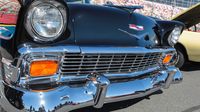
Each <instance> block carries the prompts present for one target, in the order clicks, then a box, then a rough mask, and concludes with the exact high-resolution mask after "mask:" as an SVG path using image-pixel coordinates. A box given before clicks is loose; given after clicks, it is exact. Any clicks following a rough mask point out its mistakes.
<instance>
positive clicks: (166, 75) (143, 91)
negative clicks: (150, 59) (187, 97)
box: [0, 67, 182, 112]
mask: <svg viewBox="0 0 200 112" xmlns="http://www.w3.org/2000/svg"><path fill="white" fill-rule="evenodd" d="M181 80H182V74H181V72H180V71H179V69H177V68H175V67H168V68H167V70H163V71H160V72H158V73H156V74H154V75H152V76H147V77H145V78H140V79H135V80H130V81H126V82H111V81H110V80H109V79H108V78H106V76H104V75H97V76H89V77H88V81H87V83H86V84H85V85H84V86H78V87H70V86H67V85H66V86H62V87H59V88H56V89H54V90H51V91H48V92H31V91H26V90H18V91H20V92H22V93H23V94H22V96H21V99H20V100H21V101H22V102H23V105H24V109H22V110H19V109H16V108H15V107H14V106H11V104H10V103H9V101H8V100H7V98H5V96H4V94H3V93H4V92H3V91H1V96H2V97H1V98H0V104H1V106H2V107H4V108H5V109H6V110H11V111H15V112H17V111H32V110H33V108H34V110H35V111H39V110H41V109H43V110H45V111H58V112H64V111H65V112H66V111H70V110H75V109H79V108H82V107H87V106H93V107H95V108H101V107H102V106H103V104H104V103H111V102H116V101H123V100H128V99H134V98H139V97H143V96H146V95H149V94H151V93H153V92H155V91H157V90H159V89H161V88H168V87H169V86H170V84H171V83H178V82H180V81H181Z"/></svg>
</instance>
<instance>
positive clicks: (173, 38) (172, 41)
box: [168, 27, 182, 46]
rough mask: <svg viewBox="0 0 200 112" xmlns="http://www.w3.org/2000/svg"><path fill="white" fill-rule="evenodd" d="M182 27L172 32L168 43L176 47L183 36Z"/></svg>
mask: <svg viewBox="0 0 200 112" xmlns="http://www.w3.org/2000/svg"><path fill="white" fill-rule="evenodd" d="M181 31H182V27H175V28H174V30H173V31H172V32H171V34H170V35H169V38H168V43H169V45H171V46H174V45H175V44H176V43H177V42H178V39H179V37H180V35H181Z"/></svg>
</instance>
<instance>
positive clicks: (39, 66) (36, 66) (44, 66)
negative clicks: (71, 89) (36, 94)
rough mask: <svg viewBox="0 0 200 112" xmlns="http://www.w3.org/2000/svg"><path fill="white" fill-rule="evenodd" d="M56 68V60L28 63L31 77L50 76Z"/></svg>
mask: <svg viewBox="0 0 200 112" xmlns="http://www.w3.org/2000/svg"><path fill="white" fill-rule="evenodd" d="M57 70H58V62H57V61H49V60H43V61H33V62H32V63H31V65H30V76H31V77H44V76H52V75H54V74H55V73H56V72H57Z"/></svg>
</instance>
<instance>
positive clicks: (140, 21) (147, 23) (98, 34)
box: [68, 4, 157, 47]
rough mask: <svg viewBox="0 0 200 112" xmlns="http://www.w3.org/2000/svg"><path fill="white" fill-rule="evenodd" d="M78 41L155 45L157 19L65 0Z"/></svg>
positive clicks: (81, 43) (98, 43)
mask: <svg viewBox="0 0 200 112" xmlns="http://www.w3.org/2000/svg"><path fill="white" fill-rule="evenodd" d="M68 7H69V15H70V19H72V21H73V26H74V34H75V41H76V43H77V44H78V45H80V46H82V45H87V46H88V45H104V46H105V45H106V46H143V47H150V46H151V47H152V46H155V41H157V36H156V33H155V32H154V28H155V27H156V22H155V21H154V20H153V19H151V18H149V17H146V16H143V15H140V14H137V13H134V12H129V11H127V10H124V9H119V8H115V7H109V6H96V5H86V4H68Z"/></svg>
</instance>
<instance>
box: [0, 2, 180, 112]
mask: <svg viewBox="0 0 200 112" xmlns="http://www.w3.org/2000/svg"><path fill="white" fill-rule="evenodd" d="M0 1H1V3H5V4H4V5H3V6H2V7H1V8H3V7H4V6H6V7H7V10H1V11H0V13H3V16H1V17H2V18H0V62H1V63H0V67H1V72H0V73H1V75H0V76H1V79H0V81H1V82H0V106H1V110H2V111H7V112H18V111H23V112H24V111H30V112H51V111H53V112H54V111H60V112H66V111H70V110H75V109H79V108H82V107H87V106H93V107H95V108H101V107H102V106H103V105H104V104H105V103H112V102H117V101H122V100H128V99H134V98H138V97H143V96H146V95H149V94H151V93H153V92H155V91H157V90H160V89H162V88H168V87H169V86H170V84H172V83H178V82H180V81H181V80H182V74H181V72H180V71H179V69H177V68H176V67H175V66H174V64H175V62H176V52H175V49H174V48H173V46H174V45H175V44H176V43H177V41H178V38H179V36H180V34H181V33H182V31H183V28H184V25H183V24H182V23H180V22H177V21H162V20H158V19H155V18H153V17H146V16H144V15H141V14H138V13H135V12H134V11H135V10H141V8H142V7H141V6H116V5H112V4H110V5H104V6H97V5H91V4H81V3H71V2H68V1H67V0H18V1H17V0H6V1H5V0H0ZM8 2H10V3H8ZM9 10H10V11H9ZM2 11H4V12H2Z"/></svg>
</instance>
